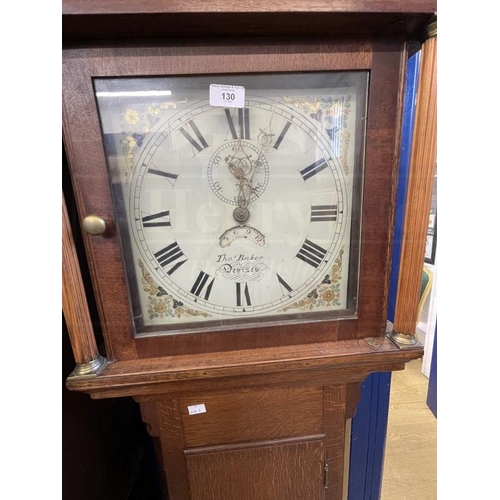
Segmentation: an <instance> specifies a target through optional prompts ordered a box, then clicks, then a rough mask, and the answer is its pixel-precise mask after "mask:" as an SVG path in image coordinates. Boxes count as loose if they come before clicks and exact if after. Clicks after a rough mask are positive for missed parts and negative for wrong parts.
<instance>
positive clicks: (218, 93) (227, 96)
mask: <svg viewBox="0 0 500 500" xmlns="http://www.w3.org/2000/svg"><path fill="white" fill-rule="evenodd" d="M210 105H211V106H222V107H224V108H243V107H244V106H245V87H240V86H238V85H219V84H216V83H213V84H212V85H210Z"/></svg>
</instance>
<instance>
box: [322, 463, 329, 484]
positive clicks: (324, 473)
mask: <svg viewBox="0 0 500 500" xmlns="http://www.w3.org/2000/svg"><path fill="white" fill-rule="evenodd" d="M323 486H324V487H325V490H327V489H328V463H327V462H325V464H324V466H323Z"/></svg>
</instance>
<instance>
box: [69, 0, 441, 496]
mask: <svg viewBox="0 0 500 500" xmlns="http://www.w3.org/2000/svg"><path fill="white" fill-rule="evenodd" d="M435 10H436V2H435V0H412V1H408V2H404V3H402V2H400V1H396V0H376V1H372V0H337V1H335V0H334V1H327V0H317V1H316V2H299V1H298V0H283V1H282V2H280V3H279V4H276V5H275V6H271V5H270V4H269V2H263V1H260V0H245V1H243V0H236V1H235V2H229V3H228V2H225V3H222V2H221V1H220V0H215V1H214V2H205V1H201V0H183V1H180V0H174V1H166V0H160V1H157V0H144V1H143V2H140V3H138V2H132V1H131V0H119V1H115V2H109V1H104V0H63V16H62V17H63V61H62V70H63V138H64V145H65V150H66V154H67V158H68V163H69V168H70V172H71V180H72V187H73V194H74V198H75V201H76V205H77V208H78V212H79V216H80V218H83V217H85V216H86V215H89V214H97V215H100V216H101V217H103V218H104V219H105V221H106V223H107V227H108V230H107V231H106V233H105V234H104V235H98V236H93V237H89V236H88V235H84V236H83V237H84V243H85V250H86V257H87V260H88V267H89V270H90V274H91V279H92V284H93V290H94V294H95V301H96V305H97V309H98V313H99V318H100V322H101V326H102V331H103V335H104V338H105V341H106V350H107V356H108V358H109V360H110V362H109V363H108V364H107V365H106V366H105V367H103V369H102V370H101V372H100V373H99V375H97V376H92V377H89V376H84V375H78V374H76V375H75V374H72V375H71V376H70V377H68V379H67V387H68V388H69V389H71V390H75V391H82V392H85V393H88V394H90V396H91V397H92V398H96V399H100V398H114V397H124V396H132V397H133V398H134V399H135V400H136V401H138V402H139V403H140V406H141V411H142V417H143V420H144V421H145V422H146V424H147V428H148V431H149V432H150V434H151V435H152V436H154V437H155V442H156V444H157V448H158V454H159V463H160V465H161V468H162V470H163V471H164V478H165V480H166V483H167V486H168V496H169V498H170V500H222V499H224V500H226V499H233V498H234V499H236V498H237V499H239V500H254V499H259V500H341V499H342V498H343V496H342V495H343V487H344V485H343V482H344V470H345V441H346V421H347V419H349V418H351V417H352V416H353V415H354V413H355V406H356V403H357V401H358V399H359V396H360V384H361V382H362V381H363V380H364V379H365V378H366V376H367V375H369V374H370V373H372V372H379V371H394V370H402V369H403V368H404V366H405V363H407V362H408V361H410V360H412V359H417V358H420V357H421V356H422V354H423V351H422V349H421V348H415V349H408V350H401V349H399V348H398V347H397V346H396V345H395V344H393V343H392V342H391V341H389V340H388V339H386V338H385V328H386V309H387V293H388V283H389V265H390V253H391V246H392V224H393V215H394V213H393V212H394V197H395V191H396V175H397V165H398V152H399V134H400V121H401V112H402V99H403V81H404V75H405V65H406V57H407V46H408V43H409V42H412V41H414V40H415V39H418V38H419V36H420V35H419V34H420V32H421V31H422V29H423V28H424V26H425V24H426V22H427V20H428V19H429V18H430V17H431V16H432V14H434V12H435ZM228 37H231V38H228ZM330 70H331V71H339V70H340V71H353V70H361V71H368V72H369V73H370V82H369V95H368V98H369V105H368V111H367V116H366V117H363V119H364V120H365V123H366V144H365V151H364V154H365V158H366V159H365V164H364V172H363V182H364V185H363V212H362V214H361V221H362V222H361V225H360V231H361V238H360V241H361V243H360V244H359V245H360V247H359V249H360V262H359V286H358V297H357V301H358V308H357V312H356V316H355V317H352V318H349V319H346V320H340V321H339V320H334V319H333V320H328V321H321V322H315V323H299V322H292V321H289V322H280V323H275V324H272V325H268V326H265V327H260V326H255V325H250V326H246V327H244V328H241V329H238V330H235V331H228V330H218V329H216V328H214V329H212V331H207V332H202V333H199V332H198V333H192V334H184V335H175V334H174V335H168V336H161V335H158V336H150V337H140V336H136V335H135V332H134V328H133V321H132V317H131V312H130V307H129V302H128V301H129V298H128V290H127V286H126V280H125V274H124V268H123V262H122V259H121V248H120V243H119V238H118V234H117V231H116V227H115V224H114V222H113V219H114V209H113V205H112V200H111V192H110V179H109V178H108V174H107V168H106V158H105V155H104V150H103V145H102V137H101V130H100V124H99V117H98V113H97V108H96V102H95V96H94V89H93V82H92V79H93V78H96V77H126V76H148V75H154V76H156V75H165V74H169V75H190V74H214V73H239V72H241V73H247V72H277V71H281V72H294V71H330ZM353 227H356V222H355V223H353ZM356 250H357V249H356V248H354V249H353V251H352V255H356V253H357V252H356ZM71 279H72V280H76V281H81V278H79V277H78V276H76V275H73V276H72V278H71ZM351 284H352V282H351ZM85 321H86V322H87V324H88V325H91V322H90V320H89V319H86V320H85ZM78 356H79V357H78V359H77V356H76V354H75V359H76V360H77V362H78V360H79V359H82V356H83V355H81V354H78ZM195 404H204V405H205V407H206V412H205V413H200V414H195V415H190V414H189V411H188V406H192V405H195Z"/></svg>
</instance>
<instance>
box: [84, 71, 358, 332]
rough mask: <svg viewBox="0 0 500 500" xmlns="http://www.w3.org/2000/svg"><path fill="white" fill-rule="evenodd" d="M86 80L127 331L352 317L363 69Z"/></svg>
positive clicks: (197, 329) (355, 290)
mask: <svg viewBox="0 0 500 500" xmlns="http://www.w3.org/2000/svg"><path fill="white" fill-rule="evenodd" d="M94 89H95V95H96V99H97V105H98V111H99V116H100V121H101V128H102V134H103V138H104V148H105V154H106V159H107V165H108V174H109V178H110V180H111V189H112V195H113V204H114V209H115V216H116V221H117V227H118V231H119V237H120V242H121V246H122V256H123V259H124V267H125V270H126V277H127V284H128V290H129V297H130V308H131V312H132V317H133V319H134V326H135V332H136V335H138V336H142V335H159V334H170V333H183V332H185V333H187V332H191V331H200V330H203V329H206V328H207V327H217V328H218V329H228V328H231V329H234V328H238V327H242V328H243V327H248V326H249V325H256V326H258V325H269V324H272V323H273V322H282V321H285V320H287V321H293V322H301V321H307V322H311V321H315V320H318V321H324V320H331V319H342V318H353V317H356V311H357V301H356V297H357V288H358V267H359V259H360V255H359V249H360V244H359V239H360V230H361V220H360V213H361V201H362V200H361V198H362V196H361V192H362V178H363V175H362V174H363V162H364V137H365V120H364V117H365V116H366V106H367V89H368V72H366V71H356V72H314V73H276V74H269V73H266V74H252V75H238V74H231V75H219V76H210V77H208V76H175V77H165V78H163V77H162V78H160V77H154V78H153V77H141V78H96V79H95V80H94Z"/></svg>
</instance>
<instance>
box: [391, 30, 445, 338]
mask: <svg viewBox="0 0 500 500" xmlns="http://www.w3.org/2000/svg"><path fill="white" fill-rule="evenodd" d="M420 64H421V69H420V76H419V84H418V94H417V102H416V107H415V125H414V133H413V143H412V150H411V156H410V168H409V174H408V188H407V201H406V212H405V221H404V230H403V243H402V248H401V260H400V265H399V279H398V294H397V298H396V309H395V313H394V330H395V331H396V332H397V333H401V334H404V335H415V328H416V324H417V322H418V303H419V300H420V287H421V282H422V266H423V262H424V254H425V242H426V238H427V228H428V224H429V213H430V208H431V201H432V190H433V186H434V175H435V171H436V154H437V37H433V38H430V39H429V40H427V41H426V42H425V43H424V45H423V47H422V54H421V63H420Z"/></svg>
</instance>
